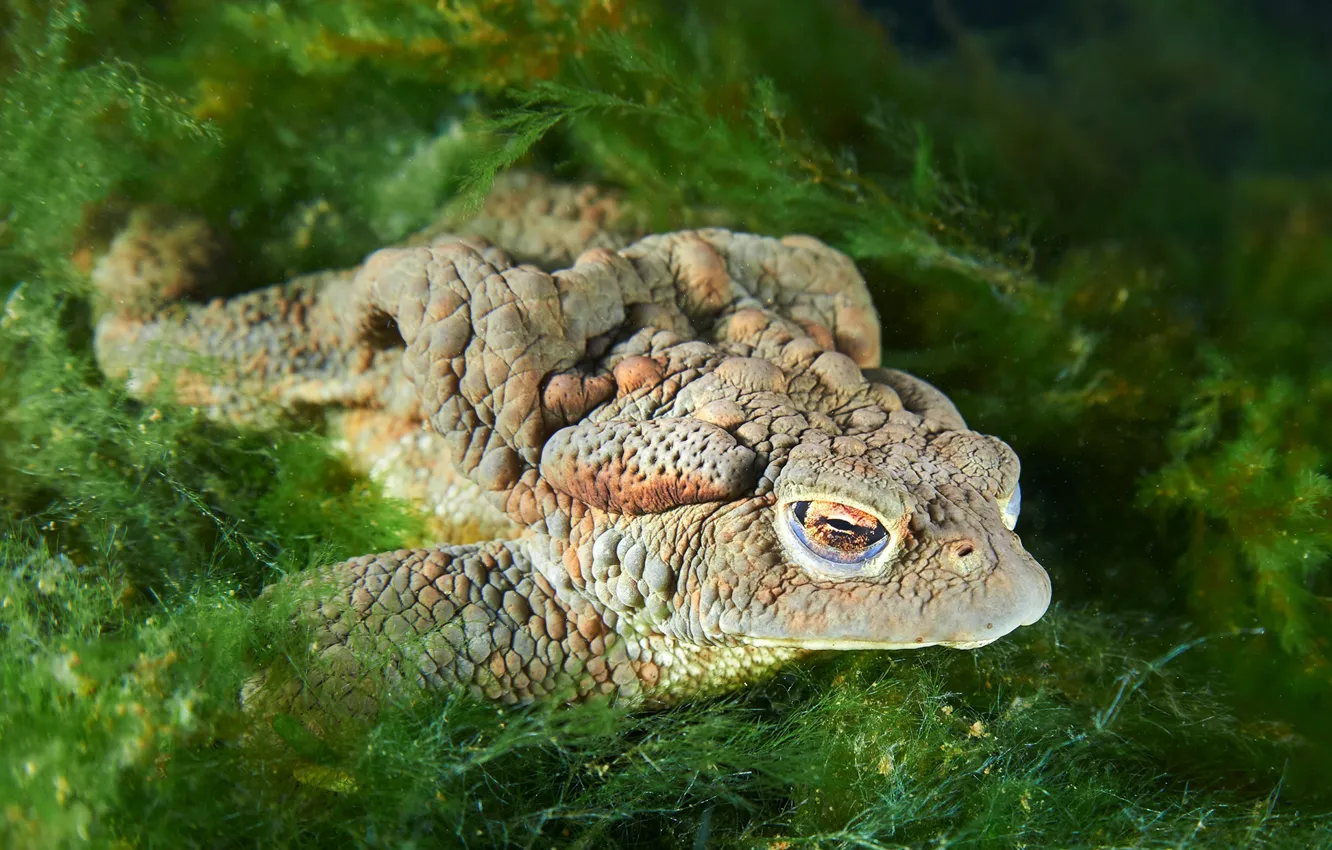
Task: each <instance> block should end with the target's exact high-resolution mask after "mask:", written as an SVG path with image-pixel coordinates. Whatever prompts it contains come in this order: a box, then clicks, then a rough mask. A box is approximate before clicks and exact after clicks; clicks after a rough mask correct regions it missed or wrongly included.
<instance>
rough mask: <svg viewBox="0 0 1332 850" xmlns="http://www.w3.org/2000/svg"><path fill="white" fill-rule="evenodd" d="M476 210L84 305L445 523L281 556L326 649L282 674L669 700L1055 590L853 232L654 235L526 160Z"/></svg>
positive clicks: (139, 369) (196, 383)
mask: <svg viewBox="0 0 1332 850" xmlns="http://www.w3.org/2000/svg"><path fill="white" fill-rule="evenodd" d="M487 210H489V211H490V218H489V219H487V213H485V212H483V214H482V216H481V217H480V218H479V219H474V221H479V222H481V224H480V225H473V226H472V229H470V230H469V229H467V228H466V227H464V228H454V229H453V230H454V232H452V233H440V232H439V230H440V228H436V229H435V231H434V232H431V233H430V234H429V235H428V236H426V237H423V238H421V239H418V240H416V242H415V244H410V243H409V244H408V245H406V246H403V247H393V248H387V249H384V250H381V251H378V252H376V253H374V254H372V255H371V256H370V257H369V258H368V259H367V260H366V261H365V263H364V264H363V265H362V266H360V267H359V268H357V269H354V270H349V271H342V272H332V273H326V274H322V275H314V276H309V277H305V278H298V279H297V280H295V281H292V282H289V283H287V284H283V285H280V286H276V287H272V288H269V289H265V290H261V291H257V292H251V293H248V294H245V295H241V296H237V297H235V298H232V299H229V300H221V299H215V300H214V301H212V302H211V303H185V302H175V303H161V304H159V305H157V306H156V307H155V308H154V309H151V310H146V311H145V310H144V309H142V305H141V303H140V302H136V309H134V310H116V309H114V305H113V308H112V309H111V310H109V311H108V312H107V313H106V314H105V315H104V316H103V318H102V319H101V321H100V322H99V325H98V328H97V335H96V350H97V354H98V357H99V360H100V362H101V364H102V367H103V369H104V370H105V371H106V373H107V374H108V375H109V376H111V377H113V378H120V379H124V380H127V381H129V384H130V387H131V389H132V390H133V391H135V392H138V393H141V394H142V393H147V392H149V391H151V390H152V389H153V387H155V386H157V385H160V384H161V383H162V382H164V381H167V382H170V383H169V385H170V387H171V389H172V390H173V391H174V393H175V395H176V397H177V398H178V399H179V400H181V401H183V402H185V403H188V404H193V405H198V406H201V407H203V408H204V409H205V410H206V411H208V412H209V413H210V414H211V415H214V416H219V417H224V418H228V419H231V420H234V421H249V422H253V421H260V420H263V419H264V418H265V417H270V416H275V415H282V414H299V415H302V416H309V415H317V416H323V417H325V418H326V419H327V421H328V422H329V423H330V426H331V427H333V428H334V430H335V431H336V432H337V433H340V434H341V435H342V439H343V446H344V448H346V450H347V451H348V452H349V453H350V454H351V455H352V456H353V457H356V458H359V459H360V461H361V464H362V466H363V468H366V469H368V470H369V471H370V472H371V474H372V475H375V476H377V477H378V478H380V480H382V481H384V482H385V486H386V488H387V489H388V490H389V491H390V492H396V493H400V494H404V495H406V496H408V497H409V498H412V499H414V500H416V501H417V502H418V503H420V504H422V505H424V506H425V507H426V508H427V509H428V510H429V511H431V512H432V513H434V514H435V515H436V516H437V517H438V519H439V529H440V533H441V536H443V537H446V538H447V539H449V540H451V541H452V542H451V543H448V544H439V545H433V546H428V547H424V548H419V549H400V550H397V551H393V552H383V553H378V554H369V555H365V556H363V557H359V558H353V559H351V560H349V561H346V562H344V563H341V564H338V565H335V566H331V567H326V568H323V569H321V570H318V571H317V575H315V576H313V577H312V576H310V575H299V576H295V577H293V579H290V580H291V581H301V582H304V583H305V585H306V586H307V589H308V590H309V598H308V600H307V602H306V604H305V608H304V609H303V610H304V613H303V615H302V616H303V617H304V618H306V622H307V623H308V624H309V626H310V628H311V629H312V633H313V639H314V645H315V647H316V651H317V653H318V654H319V655H321V656H322V657H323V658H324V659H325V660H326V661H327V663H326V664H322V665H319V669H320V671H321V672H320V674H319V675H318V676H316V677H315V678H313V679H312V678H309V677H306V678H304V679H302V680H301V681H299V682H285V683H281V684H277V683H269V685H268V687H270V688H272V689H279V690H283V693H282V694H279V695H278V696H280V697H281V698H282V699H283V700H285V701H286V702H288V703H290V704H295V703H302V702H305V703H309V702H318V701H322V700H326V699H334V700H338V701H340V702H342V703H344V704H346V705H349V706H350V707H351V708H352V709H353V710H360V709H364V710H366V711H373V708H374V704H375V699H376V693H377V689H378V688H382V687H386V686H391V685H392V683H393V682H395V681H397V682H414V683H415V684H417V685H420V686H425V687H462V688H466V689H468V690H470V691H471V692H473V693H474V694H476V695H478V696H483V697H488V698H492V699H497V700H502V701H504V702H508V703H517V702H528V701H531V700H534V699H538V698H543V697H554V698H561V699H567V700H579V699H585V698H588V697H591V696H594V695H598V694H604V695H611V696H614V697H615V698H617V699H622V700H629V701H632V702H634V703H644V702H645V703H648V704H665V703H670V702H673V701H676V700H679V699H680V698H682V697H685V696H690V695H696V694H699V693H707V692H712V691H715V690H718V689H721V688H727V687H732V686H735V685H737V684H740V683H744V682H747V681H750V680H752V679H754V678H756V677H759V676H761V675H763V674H764V673H765V672H767V671H770V670H772V669H774V668H775V667H776V666H778V665H779V664H781V663H782V662H785V661H787V660H789V659H791V658H794V657H796V656H800V655H803V654H806V653H810V652H813V651H817V650H849V649H907V648H915V647H926V646H933V645H943V646H950V647H956V648H960V649H970V648H975V647H980V646H984V645H985V644H988V643H990V642H992V641H994V640H996V639H998V638H999V637H1001V636H1003V635H1005V634H1007V633H1009V632H1011V631H1012V630H1014V629H1016V628H1017V627H1019V626H1022V625H1027V624H1031V623H1034V622H1036V621H1037V620H1038V619H1039V618H1040V617H1041V616H1042V614H1043V613H1044V612H1045V610H1046V607H1047V605H1048V604H1049V601H1050V582H1049V579H1048V577H1047V575H1046V573H1045V571H1044V570H1043V569H1042V568H1041V566H1040V565H1039V564H1038V563H1037V562H1036V561H1035V560H1034V559H1033V558H1032V557H1031V555H1029V554H1028V553H1027V552H1026V551H1025V550H1024V549H1023V547H1022V544H1021V542H1020V540H1019V538H1018V536H1017V534H1016V533H1015V532H1014V526H1015V524H1016V521H1017V518H1018V512H1019V508H1020V504H1021V489H1020V487H1019V484H1018V475H1019V463H1018V458H1017V456H1016V455H1015V454H1014V452H1013V451H1012V449H1010V448H1009V447H1008V446H1007V445H1006V444H1005V443H1004V442H1002V441H1001V440H999V439H996V438H995V437H990V436H985V435H982V434H979V433H977V432H975V431H972V430H970V429H969V428H968V427H967V425H966V423H965V422H964V421H963V418H962V416H960V415H959V413H958V411H957V409H956V408H955V407H954V406H953V404H952V403H951V402H950V401H949V400H948V398H947V397H945V396H944V394H943V393H941V392H940V391H939V390H937V389H936V388H934V387H933V386H931V385H930V384H928V383H926V382H924V381H922V380H920V379H918V378H915V377H912V376H911V375H908V374H906V373H904V372H901V371H897V370H894V369H888V368H881V367H880V339H879V335H880V326H879V319H878V316H877V314H876V312H875V309H874V306H873V303H872V302H871V299H870V296H869V292H868V290H867V287H866V285H865V282H864V280H863V279H862V277H861V276H860V274H859V273H858V271H857V270H856V268H855V266H854V264H853V263H852V262H851V261H850V260H849V259H848V258H847V257H846V256H844V255H843V254H841V253H839V252H837V251H835V250H833V249H832V248H830V247H828V246H827V245H825V244H823V243H821V242H819V241H817V240H815V239H813V238H810V237H806V236H787V237H784V238H780V239H779V238H770V237H767V236H758V235H752V234H745V233H735V232H730V231H728V230H724V229H720V228H704V229H698V230H687V231H681V232H675V233H667V234H661V235H649V236H646V237H643V238H637V239H635V238H634V236H635V235H637V234H636V233H634V232H633V230H634V222H633V221H631V219H632V216H631V215H629V214H628V212H627V211H626V210H627V208H626V207H625V205H624V204H623V203H622V201H620V200H619V199H616V198H614V197H613V196H607V195H604V194H601V193H599V192H598V191H597V190H594V189H590V188H587V187H584V188H582V189H578V188H573V187H567V186H560V185H558V184H552V183H547V182H545V181H542V180H540V179H537V178H528V177H524V178H521V179H517V178H511V179H510V181H509V182H507V183H504V184H501V185H500V186H499V187H498V189H497V192H496V194H495V195H494V196H492V199H491V202H490V203H489V204H488V206H487ZM495 210H500V211H502V212H501V214H499V215H496V214H495ZM487 221H489V222H490V224H486V222H487ZM487 228H488V231H487ZM542 228H545V229H546V231H548V232H549V233H552V234H557V235H556V236H555V237H553V238H549V239H548V238H534V234H538V233H540V232H542ZM140 241H142V240H140ZM506 248H507V249H510V250H513V251H514V252H515V253H517V254H518V255H519V257H518V258H517V259H515V257H514V256H513V255H511V254H510V253H509V251H507V250H506ZM115 250H116V249H115V248H114V247H113V249H112V252H111V255H109V256H114V254H115ZM520 260H524V261H527V262H520ZM121 265H122V266H123V265H125V263H123V262H122V263H121ZM130 265H132V263H131V264H130ZM543 266H544V268H543ZM560 266H563V267H560ZM104 278H107V279H110V278H114V275H109V276H107V275H104ZM102 288H103V290H104V291H106V292H109V293H111V292H115V291H116V287H115V286H112V285H110V284H109V283H106V282H103V284H102ZM179 289H180V288H179V287H176V288H174V289H173V290H172V291H173V292H174V291H177V290H179ZM372 668H373V669H376V670H378V671H380V672H381V673H382V674H383V678H379V677H372V676H370V674H369V673H368V672H367V671H369V670H371V669H372ZM372 682H378V683H379V684H372ZM385 682H388V685H385V684H384V683H385ZM251 697H253V694H251Z"/></svg>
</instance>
